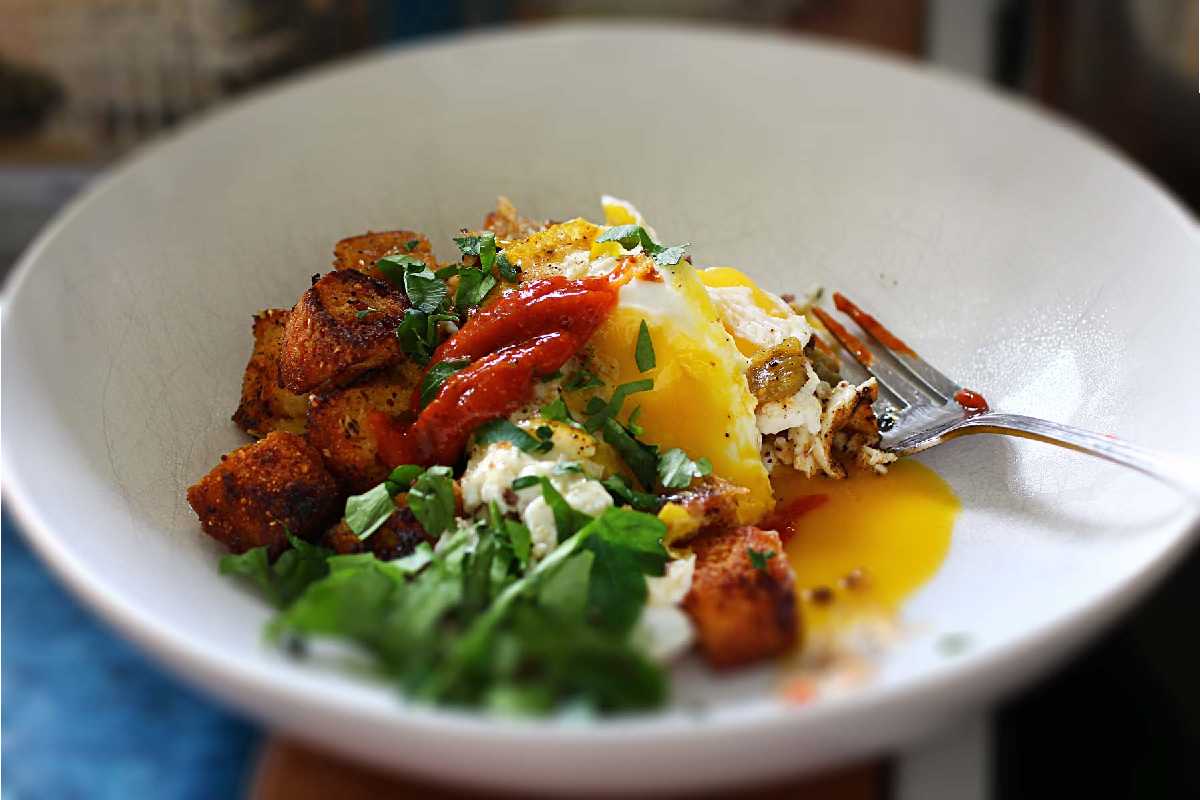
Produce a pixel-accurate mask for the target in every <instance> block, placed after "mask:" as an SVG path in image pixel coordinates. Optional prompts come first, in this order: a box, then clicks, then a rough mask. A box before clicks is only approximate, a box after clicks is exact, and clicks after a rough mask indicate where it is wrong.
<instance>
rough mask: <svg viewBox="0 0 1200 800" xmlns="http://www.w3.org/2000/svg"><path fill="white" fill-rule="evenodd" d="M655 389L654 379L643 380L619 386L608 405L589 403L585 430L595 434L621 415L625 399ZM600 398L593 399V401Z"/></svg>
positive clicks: (584, 422)
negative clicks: (606, 423) (607, 422)
mask: <svg viewBox="0 0 1200 800" xmlns="http://www.w3.org/2000/svg"><path fill="white" fill-rule="evenodd" d="M653 388H654V380H653V379H652V378H643V379H642V380H640V381H631V382H629V383H622V384H621V385H620V386H618V387H617V388H616V389H615V390H614V391H613V395H612V399H610V400H609V401H608V402H607V403H602V404H599V405H597V404H595V403H589V404H588V406H587V409H585V410H587V412H588V417H587V419H585V420H584V421H583V427H584V430H586V431H587V432H588V433H595V432H596V431H598V430H600V429H601V428H602V427H604V423H605V421H607V420H609V419H613V418H615V417H616V416H617V415H618V414H620V413H621V406H623V405H624V404H625V398H627V397H628V396H629V395H631V394H636V393H638V392H648V391H650V390H651V389H653ZM597 399H598V398H595V397H593V398H592V400H597Z"/></svg>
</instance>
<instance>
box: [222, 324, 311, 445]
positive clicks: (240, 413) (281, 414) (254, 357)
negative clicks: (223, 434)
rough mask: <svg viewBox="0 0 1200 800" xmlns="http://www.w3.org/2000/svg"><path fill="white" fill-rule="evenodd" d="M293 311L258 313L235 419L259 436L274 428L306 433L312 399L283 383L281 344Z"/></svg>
mask: <svg viewBox="0 0 1200 800" xmlns="http://www.w3.org/2000/svg"><path fill="white" fill-rule="evenodd" d="M289 313H290V312H289V311H288V310H287V309H286V308H269V309H267V310H266V311H263V312H261V313H259V314H255V315H254V325H253V328H252V330H253V331H254V350H252V351H251V353H250V361H249V362H248V363H247V364H246V372H245V374H243V375H242V401H241V402H240V403H239V404H238V407H237V411H235V412H233V421H234V422H235V423H237V426H238V427H239V428H241V429H242V430H244V431H245V432H246V433H248V434H250V435H251V436H253V437H255V438H259V439H261V438H262V437H264V436H266V435H267V434H268V433H270V432H271V431H289V432H291V433H304V417H305V413H306V412H307V411H308V398H307V397H305V396H304V395H302V394H293V393H292V392H289V391H288V390H287V389H284V388H283V387H281V386H280V385H279V343H280V341H282V339H283V328H284V325H286V324H287V318H288V314H289Z"/></svg>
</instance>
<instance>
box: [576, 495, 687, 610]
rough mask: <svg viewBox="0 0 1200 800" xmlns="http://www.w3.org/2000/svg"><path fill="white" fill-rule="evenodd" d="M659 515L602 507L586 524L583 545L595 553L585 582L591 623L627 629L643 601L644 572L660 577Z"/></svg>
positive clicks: (663, 559)
mask: <svg viewBox="0 0 1200 800" xmlns="http://www.w3.org/2000/svg"><path fill="white" fill-rule="evenodd" d="M666 530H667V527H666V525H664V524H663V523H662V522H661V521H660V520H658V518H656V517H652V516H650V515H648V514H640V513H638V512H636V511H624V510H620V509H611V508H610V509H606V510H605V512H604V513H603V514H602V515H601V516H599V517H597V518H596V521H595V523H594V524H593V525H592V526H591V527H589V528H588V531H589V533H590V535H589V536H588V537H587V538H585V539H584V540H583V547H584V548H586V550H588V551H590V552H592V553H593V554H594V556H595V559H594V562H593V565H592V572H591V576H590V578H591V580H590V582H589V585H588V616H589V619H590V621H591V622H592V623H593V624H595V625H598V626H600V627H601V628H606V629H609V630H613V631H619V632H626V631H628V630H629V629H630V628H632V627H633V624H634V623H635V622H637V619H638V617H639V616H640V615H641V613H642V607H643V606H644V605H645V604H646V597H647V595H648V590H647V588H646V578H645V576H646V575H661V574H662V572H663V565H665V564H666V561H667V554H666V551H665V550H664V549H663V546H662V537H663V536H664V535H665V534H666Z"/></svg>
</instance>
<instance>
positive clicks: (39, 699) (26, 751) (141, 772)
mask: <svg viewBox="0 0 1200 800" xmlns="http://www.w3.org/2000/svg"><path fill="white" fill-rule="evenodd" d="M2 525H3V527H2V530H0V549H2V553H0V555H2V558H3V561H2V567H0V569H2V574H0V592H2V595H3V596H2V598H0V600H2V601H3V620H2V621H3V631H2V641H0V645H2V646H3V658H2V662H3V663H2V668H3V691H4V702H3V709H2V712H0V714H2V717H3V719H2V723H3V759H4V770H3V784H2V786H0V790H2V792H3V795H4V799H5V800H33V799H36V798H54V800H69V798H89V800H91V799H92V798H100V800H105V799H106V798H112V799H113V800H118V799H119V800H129V798H157V797H169V798H197V799H199V798H205V799H207V798H216V797H221V798H224V797H238V796H241V795H243V794H245V792H246V790H247V788H248V786H249V778H250V772H251V769H252V767H253V764H252V763H251V762H252V759H253V757H254V755H255V753H256V751H257V746H258V741H259V738H260V735H259V732H258V731H257V730H256V729H255V728H254V727H252V726H251V725H249V724H248V723H246V722H244V721H242V720H240V719H238V718H236V717H234V716H231V715H230V714H229V713H227V712H225V711H224V710H222V709H220V708H218V707H216V706H215V705H213V704H212V703H211V702H210V701H208V700H207V699H205V698H204V697H202V696H200V695H198V694H196V693H195V692H194V691H192V690H191V689H188V688H186V687H184V686H181V685H180V684H179V683H177V682H175V681H174V680H173V679H171V678H168V677H167V676H165V675H164V674H163V673H162V672H161V671H159V669H158V668H157V667H156V666H154V665H153V664H151V663H150V662H149V661H148V660H147V659H146V658H145V657H144V656H143V655H142V654H141V653H139V652H138V651H136V650H134V649H133V648H132V647H131V646H130V645H128V644H126V643H125V642H124V641H122V640H121V639H118V638H117V637H116V635H115V634H114V633H113V632H112V631H111V630H109V629H108V628H107V627H105V626H104V625H103V623H101V622H99V621H98V620H97V619H96V618H95V617H93V616H92V615H91V614H90V613H88V612H86V611H85V610H84V609H82V608H81V607H80V606H79V604H78V603H76V601H75V600H74V598H72V597H71V596H69V595H68V594H67V592H66V590H65V589H64V588H63V587H62V586H61V585H60V584H59V583H58V582H57V581H56V580H55V579H54V578H53V577H51V576H50V575H49V574H48V573H47V571H46V569H45V567H43V566H42V564H41V562H40V561H38V560H37V558H36V557H35V556H34V555H33V554H32V553H31V552H30V551H29V548H28V547H27V546H26V544H25V542H24V540H23V539H22V538H21V537H20V535H19V534H18V533H17V530H16V526H15V523H14V522H13V520H12V519H11V518H9V517H8V515H7V514H6V515H5V517H4V520H3V523H2Z"/></svg>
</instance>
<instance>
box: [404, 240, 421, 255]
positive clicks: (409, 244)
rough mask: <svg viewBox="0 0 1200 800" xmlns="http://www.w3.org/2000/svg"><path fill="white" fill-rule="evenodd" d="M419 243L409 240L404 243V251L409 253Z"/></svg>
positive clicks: (418, 241)
mask: <svg viewBox="0 0 1200 800" xmlns="http://www.w3.org/2000/svg"><path fill="white" fill-rule="evenodd" d="M420 243H421V240H420V239H409V240H408V241H407V242H405V243H404V249H405V250H407V251H408V252H410V253H411V252H412V251H413V250H416V249H417V245H419V244H420Z"/></svg>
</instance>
